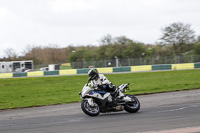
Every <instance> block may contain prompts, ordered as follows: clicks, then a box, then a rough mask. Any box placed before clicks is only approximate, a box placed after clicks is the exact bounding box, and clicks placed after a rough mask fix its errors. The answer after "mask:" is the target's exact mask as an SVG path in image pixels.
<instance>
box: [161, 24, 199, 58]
mask: <svg viewBox="0 0 200 133" xmlns="http://www.w3.org/2000/svg"><path fill="white" fill-rule="evenodd" d="M194 37H195V35H194V31H193V30H192V29H191V28H190V25H189V24H183V23H181V22H178V23H172V24H171V25H169V26H167V27H165V28H164V29H163V36H162V37H161V40H162V43H163V44H166V45H172V46H173V49H174V54H175V55H181V54H183V53H184V52H187V51H188V50H191V48H192V47H191V46H192V44H193V43H194V40H195V39H194Z"/></svg>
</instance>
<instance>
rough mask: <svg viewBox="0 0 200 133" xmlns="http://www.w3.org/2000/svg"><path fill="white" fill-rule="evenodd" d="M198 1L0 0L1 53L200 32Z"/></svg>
mask: <svg viewBox="0 0 200 133" xmlns="http://www.w3.org/2000/svg"><path fill="white" fill-rule="evenodd" d="M199 5H200V0H0V57H3V56H4V55H5V52H4V51H5V50H6V49H8V48H12V49H14V50H15V51H16V52H17V53H18V54H20V53H21V51H23V50H24V49H26V46H27V45H35V46H38V45H40V46H48V45H49V44H56V45H58V46H59V47H67V46H68V45H70V44H73V45H74V46H76V45H98V44H99V40H100V39H101V38H102V37H103V36H105V35H107V34H110V35H112V36H113V37H116V36H122V35H124V36H126V37H128V38H130V39H133V40H135V41H140V42H143V43H150V44H154V43H155V42H156V41H158V39H159V38H160V37H161V35H162V31H161V29H162V28H164V27H166V26H168V25H170V24H171V23H174V22H183V23H184V24H191V28H192V29H193V30H194V31H195V35H200V8H199Z"/></svg>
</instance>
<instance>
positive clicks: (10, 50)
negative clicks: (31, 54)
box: [4, 48, 17, 59]
mask: <svg viewBox="0 0 200 133" xmlns="http://www.w3.org/2000/svg"><path fill="white" fill-rule="evenodd" d="M4 52H5V54H6V56H7V57H8V58H9V59H14V58H16V57H17V54H16V52H15V50H14V49H13V48H7V49H6V50H5V51H4Z"/></svg>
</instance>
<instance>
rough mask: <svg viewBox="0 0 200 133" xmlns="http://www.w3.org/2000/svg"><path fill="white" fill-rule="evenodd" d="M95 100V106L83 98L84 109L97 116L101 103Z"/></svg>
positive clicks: (90, 114) (85, 111)
mask: <svg viewBox="0 0 200 133" xmlns="http://www.w3.org/2000/svg"><path fill="white" fill-rule="evenodd" d="M93 102H94V104H95V106H91V105H89V103H88V101H87V100H83V101H82V103H81V109H82V111H83V112H84V113H85V114H87V115H89V116H97V115H99V113H100V107H99V105H98V104H97V103H96V102H95V101H93Z"/></svg>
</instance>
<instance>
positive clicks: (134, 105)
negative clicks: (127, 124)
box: [124, 95, 140, 113]
mask: <svg viewBox="0 0 200 133" xmlns="http://www.w3.org/2000/svg"><path fill="white" fill-rule="evenodd" d="M126 96H128V97H130V98H131V99H132V102H126V104H125V105H124V109H125V110H126V111H127V112H129V113H136V112H138V110H140V102H139V100H138V99H137V98H136V97H135V96H132V95H126Z"/></svg>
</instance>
